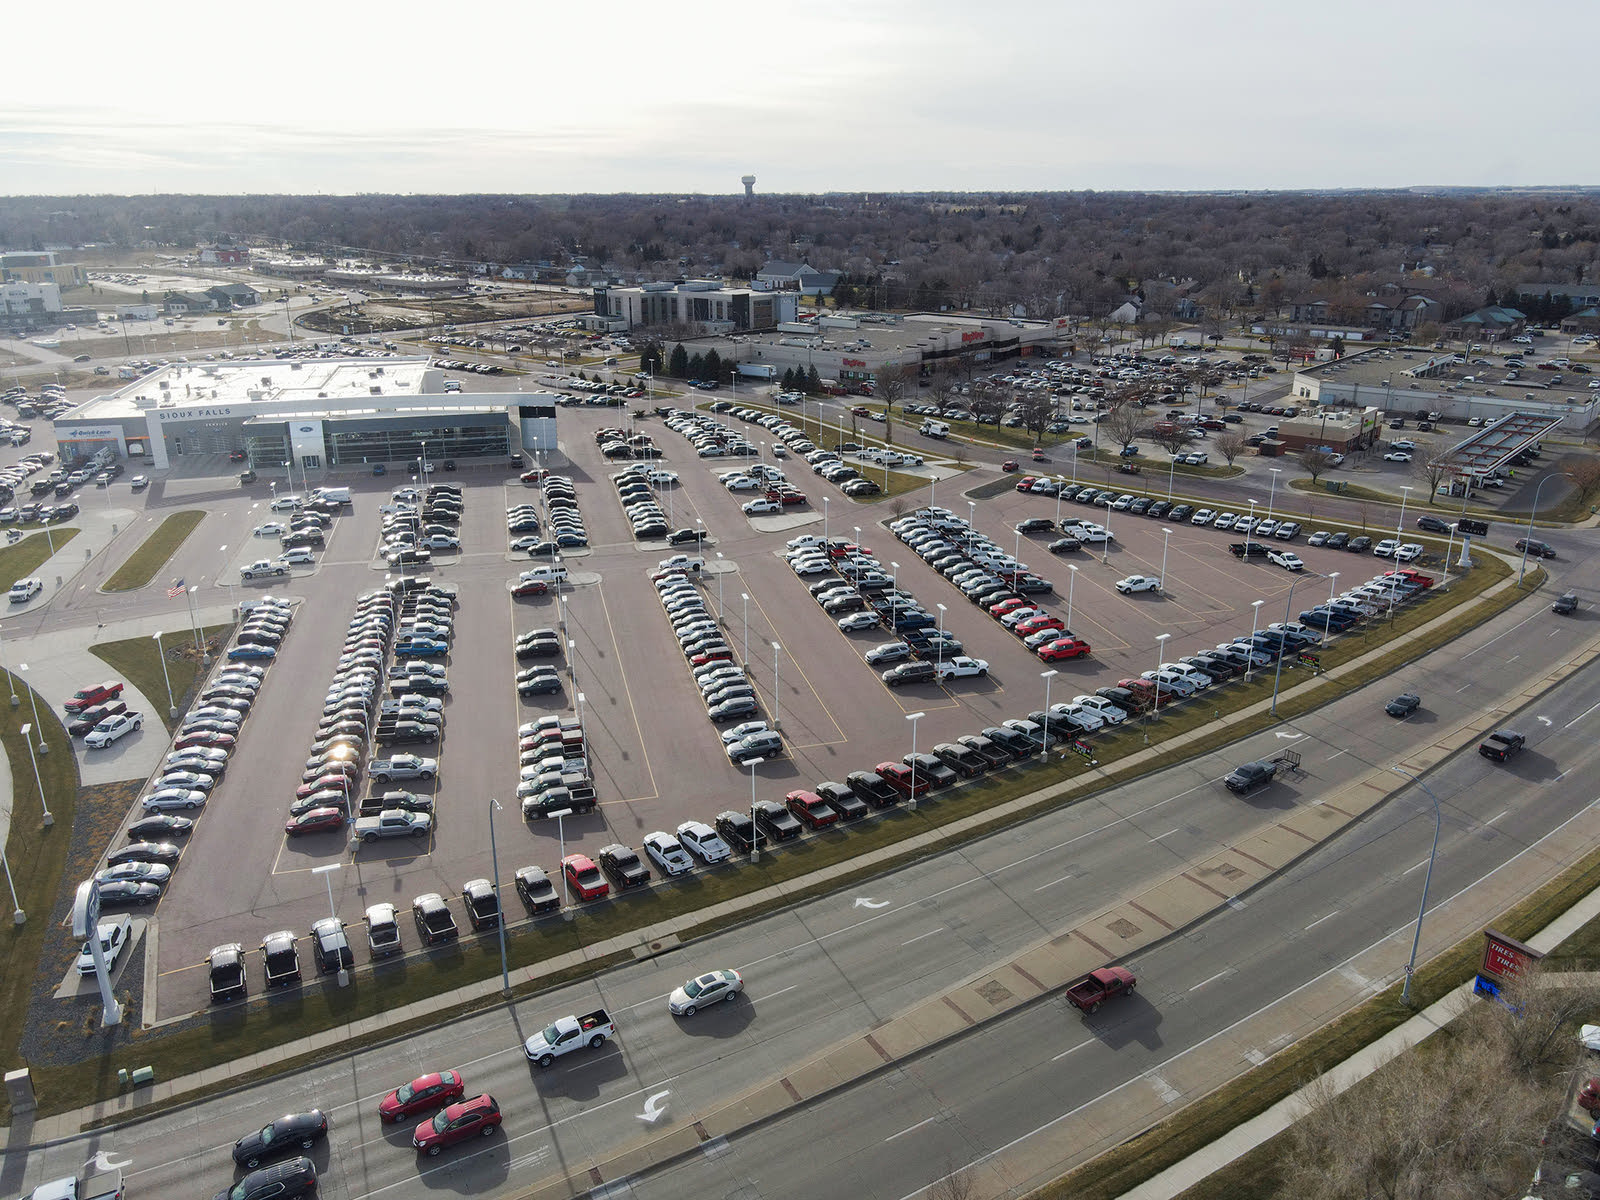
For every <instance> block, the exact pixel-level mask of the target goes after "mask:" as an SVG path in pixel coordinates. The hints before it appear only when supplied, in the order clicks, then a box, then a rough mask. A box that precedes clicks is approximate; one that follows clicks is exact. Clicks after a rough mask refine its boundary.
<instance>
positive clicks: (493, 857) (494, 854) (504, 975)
mask: <svg viewBox="0 0 1600 1200" xmlns="http://www.w3.org/2000/svg"><path fill="white" fill-rule="evenodd" d="M499 808H500V801H498V800H496V799H495V798H494V797H493V796H490V797H489V861H490V862H491V863H493V864H494V902H495V903H496V904H498V905H499V906H500V919H499V920H498V921H496V922H495V925H496V926H497V927H498V929H499V931H500V990H501V991H502V992H505V993H506V994H508V995H509V994H510V992H511V972H510V971H509V969H508V968H507V967H506V905H505V900H504V899H503V898H502V893H501V891H500V851H499V850H498V849H497V848H496V847H495V842H494V814H495V813H496V812H497V811H498V810H499Z"/></svg>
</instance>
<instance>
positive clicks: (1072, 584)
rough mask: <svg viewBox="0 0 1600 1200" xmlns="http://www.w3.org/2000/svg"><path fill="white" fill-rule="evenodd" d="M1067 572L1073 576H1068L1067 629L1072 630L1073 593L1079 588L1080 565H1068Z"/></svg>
mask: <svg viewBox="0 0 1600 1200" xmlns="http://www.w3.org/2000/svg"><path fill="white" fill-rule="evenodd" d="M1067 570H1069V571H1071V572H1072V574H1071V575H1068V576H1067V629H1068V630H1069V631H1070V630H1071V629H1072V593H1073V590H1074V589H1075V588H1076V587H1077V586H1078V564H1077V563H1068V564H1067Z"/></svg>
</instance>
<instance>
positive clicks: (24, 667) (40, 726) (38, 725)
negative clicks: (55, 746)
mask: <svg viewBox="0 0 1600 1200" xmlns="http://www.w3.org/2000/svg"><path fill="white" fill-rule="evenodd" d="M17 670H18V671H19V672H20V673H21V675H22V686H23V687H26V688H27V689H28V703H29V704H30V705H31V706H32V708H33V727H34V728H35V729H37V730H38V731H39V753H40V754H49V753H50V746H49V744H48V743H47V742H46V741H45V740H44V722H43V721H41V720H39V693H38V692H36V691H34V690H33V688H32V687H29V685H28V664H27V663H18V664H17ZM11 686H12V687H16V686H17V683H16V680H15V679H13V680H12V681H11Z"/></svg>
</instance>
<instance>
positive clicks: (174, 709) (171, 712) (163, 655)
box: [154, 633, 178, 720]
mask: <svg viewBox="0 0 1600 1200" xmlns="http://www.w3.org/2000/svg"><path fill="white" fill-rule="evenodd" d="M154 636H155V639H156V657H157V658H159V659H160V660H161V681H162V682H163V683H165V684H166V685H167V717H168V718H169V719H173V720H175V719H177V716H178V706H177V704H175V703H174V702H173V699H172V677H171V676H170V675H169V674H167V652H166V651H165V650H164V649H162V646H161V635H160V634H159V633H157V634H155V635H154Z"/></svg>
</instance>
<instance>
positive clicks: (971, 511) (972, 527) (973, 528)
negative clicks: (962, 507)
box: [967, 500, 978, 545]
mask: <svg viewBox="0 0 1600 1200" xmlns="http://www.w3.org/2000/svg"><path fill="white" fill-rule="evenodd" d="M977 530H978V502H977V501H976V500H968V501H967V542H968V544H969V545H970V544H971V542H972V535H973V534H974V533H976V532H977Z"/></svg>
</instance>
